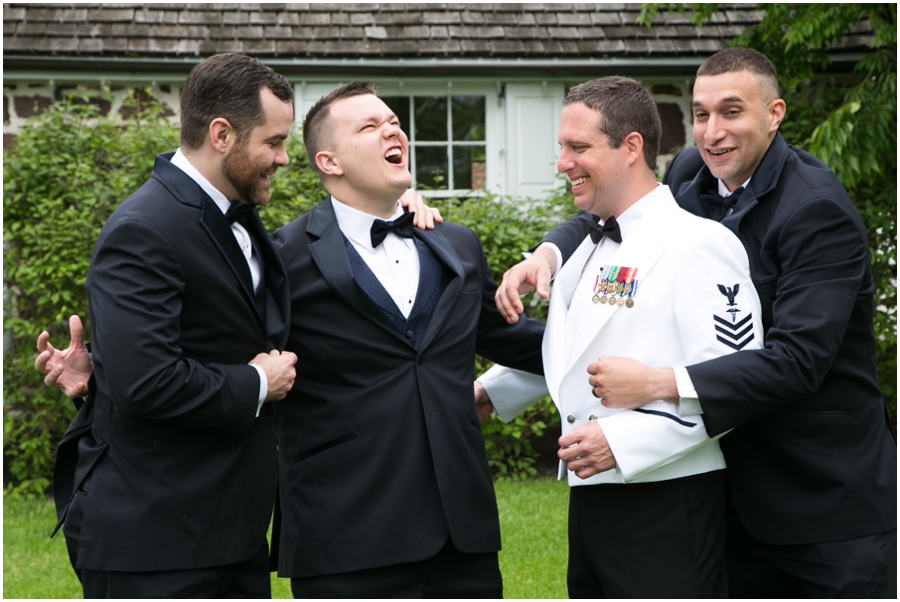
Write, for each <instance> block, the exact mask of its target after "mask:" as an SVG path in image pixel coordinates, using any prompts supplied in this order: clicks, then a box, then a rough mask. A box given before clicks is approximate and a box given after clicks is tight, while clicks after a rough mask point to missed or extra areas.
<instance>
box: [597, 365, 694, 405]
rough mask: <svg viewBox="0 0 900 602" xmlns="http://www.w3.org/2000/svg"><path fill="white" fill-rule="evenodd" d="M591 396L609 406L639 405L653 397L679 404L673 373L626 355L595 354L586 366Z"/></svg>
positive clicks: (652, 399) (669, 369)
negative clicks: (594, 360) (598, 355)
mask: <svg viewBox="0 0 900 602" xmlns="http://www.w3.org/2000/svg"><path fill="white" fill-rule="evenodd" d="M587 371H588V374H591V376H590V377H589V378H588V382H589V383H590V385H591V387H593V393H594V397H602V398H603V399H602V400H601V401H602V403H603V405H605V406H606V407H609V408H639V407H641V406H642V405H646V404H647V403H650V402H651V401H654V400H656V399H662V400H664V401H669V402H672V403H678V401H679V397H678V387H676V385H675V372H674V371H673V370H672V369H671V368H651V367H649V366H645V365H644V364H642V363H640V362H639V361H637V360H633V359H630V358H627V357H602V356H601V357H598V358H597V361H596V362H593V363H591V364H589V365H588V368H587Z"/></svg>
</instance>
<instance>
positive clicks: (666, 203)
mask: <svg viewBox="0 0 900 602" xmlns="http://www.w3.org/2000/svg"><path fill="white" fill-rule="evenodd" d="M653 201H654V203H653V205H652V206H651V207H650V208H649V211H648V213H649V212H653V213H655V214H656V215H657V216H658V214H659V213H660V212H665V211H672V210H674V209H676V208H677V205H675V201H674V200H672V197H671V195H669V194H666V195H665V196H662V195H660V197H659V198H656V199H653ZM669 223H672V222H671V220H668V219H656V218H654V219H641V220H640V222H638V224H637V227H636V228H635V229H634V230H633V231H632V232H628V233H627V234H623V241H622V244H621V245H619V248H618V249H617V250H616V253H615V254H614V255H613V257H612V259H611V260H609V261H608V262H604V263H608V264H610V265H617V266H622V267H630V268H637V274H636V277H637V279H638V294H639V293H640V280H641V279H642V278H646V277H647V274H648V273H649V272H650V271H651V270H652V269H653V266H654V265H655V264H656V262H657V261H658V260H659V258H660V257H661V256H662V253H663V252H664V251H665V249H666V247H667V246H668V243H669V240H670V238H671V233H670V232H669V230H668V227H667V225H668V224H669ZM573 257H574V256H573ZM573 267H574V266H573ZM581 267H583V266H579V267H578V270H577V272H578V277H580V275H581ZM560 275H562V274H560ZM591 277H593V276H591ZM638 302H639V301H638ZM588 305H589V307H588V310H587V311H585V312H583V314H582V315H580V316H572V318H575V319H578V320H579V324H578V329H577V331H578V332H579V333H582V336H579V337H578V338H577V339H575V340H574V341H573V343H572V346H571V348H570V349H568V354H567V358H566V364H565V368H564V370H563V374H562V375H561V376H562V377H565V375H566V374H567V373H568V372H569V371H570V370H571V369H572V367H573V366H575V365H576V364H577V365H581V363H580V362H579V360H580V359H581V356H582V355H583V354H584V352H585V350H586V349H587V348H588V346H589V345H590V344H591V343H592V342H593V341H594V340H596V338H597V337H598V336H600V335H601V334H602V331H603V328H604V326H606V324H607V323H608V322H609V320H610V319H611V318H612V317H613V316H614V315H615V314H616V313H617V312H619V311H628V308H626V307H624V306H619V305H615V306H612V305H608V304H606V305H603V304H600V303H597V304H593V303H591V304H588ZM548 322H549V318H548ZM545 338H546V335H545ZM562 338H563V340H565V331H564V327H563V329H562ZM544 357H546V355H545V356H544ZM592 361H593V358H592ZM580 376H584V375H580ZM584 377H585V378H587V377H586V376H584ZM548 382H549V381H548Z"/></svg>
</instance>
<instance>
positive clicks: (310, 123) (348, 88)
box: [303, 82, 378, 171]
mask: <svg viewBox="0 0 900 602" xmlns="http://www.w3.org/2000/svg"><path fill="white" fill-rule="evenodd" d="M365 94H371V95H373V96H378V88H377V87H376V86H375V84H373V83H372V82H350V83H349V84H345V85H343V86H341V87H340V88H338V89H336V90H332V91H331V92H329V93H328V94H326V95H325V96H323V97H322V98H320V99H319V101H318V102H317V103H316V104H314V105H313V106H312V108H311V109H310V110H309V112H308V113H307V114H306V118H305V119H304V120H303V146H304V147H305V148H306V158H307V159H308V160H309V164H310V165H311V166H312V167H314V168H315V169H316V171H318V170H319V168H318V167H317V166H316V155H317V154H318V153H319V150H321V148H322V144H323V139H324V137H325V132H326V130H327V128H326V126H327V124H328V117H329V115H330V109H331V105H333V104H334V103H336V102H337V101H339V100H341V99H344V98H350V97H352V96H363V95H365Z"/></svg>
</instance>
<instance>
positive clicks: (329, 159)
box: [316, 151, 344, 176]
mask: <svg viewBox="0 0 900 602" xmlns="http://www.w3.org/2000/svg"><path fill="white" fill-rule="evenodd" d="M316 167H317V168H318V169H319V172H320V173H323V174H325V175H328V176H342V175H344V170H343V168H342V167H341V164H340V162H339V161H338V159H337V156H335V154H334V153H333V152H332V151H319V152H318V153H316Z"/></svg>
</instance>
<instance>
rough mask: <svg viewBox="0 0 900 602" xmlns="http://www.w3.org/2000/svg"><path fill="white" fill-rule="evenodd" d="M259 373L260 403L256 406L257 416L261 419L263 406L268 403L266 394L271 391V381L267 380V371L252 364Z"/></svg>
mask: <svg viewBox="0 0 900 602" xmlns="http://www.w3.org/2000/svg"><path fill="white" fill-rule="evenodd" d="M250 365H251V366H253V367H254V368H256V371H257V372H258V373H259V401H258V405H257V406H256V416H257V418H258V417H259V411H260V410H262V404H263V402H265V401H266V393H267V392H268V390H269V379H268V378H266V373H265V371H264V370H263V369H262V368H260V367H259V366H257V365H256V364H250Z"/></svg>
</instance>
